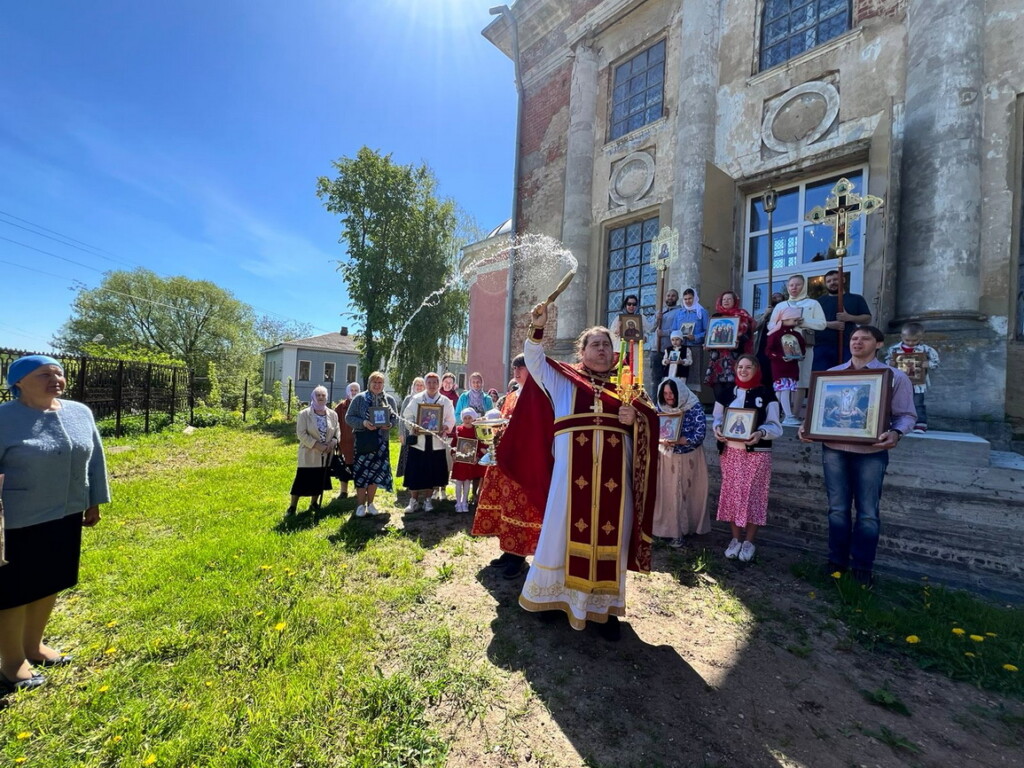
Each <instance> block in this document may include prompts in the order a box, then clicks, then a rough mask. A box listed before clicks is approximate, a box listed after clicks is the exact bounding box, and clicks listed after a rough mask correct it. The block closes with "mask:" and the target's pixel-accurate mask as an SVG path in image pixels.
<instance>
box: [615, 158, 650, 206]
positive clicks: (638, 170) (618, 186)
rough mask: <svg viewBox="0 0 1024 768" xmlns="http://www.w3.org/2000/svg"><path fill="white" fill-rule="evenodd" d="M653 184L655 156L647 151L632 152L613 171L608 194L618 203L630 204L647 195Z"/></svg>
mask: <svg viewBox="0 0 1024 768" xmlns="http://www.w3.org/2000/svg"><path fill="white" fill-rule="evenodd" d="M653 184H654V158H653V157H651V156H650V155H649V154H647V153H646V152H632V153H630V154H628V155H626V156H625V157H624V158H623V159H622V162H620V163H619V164H618V165H617V166H616V167H615V170H614V171H612V178H611V184H609V185H608V194H609V196H610V197H611V199H612V200H613V201H614V202H615V204H616V205H629V204H631V203H634V202H636V201H637V200H639V199H640V198H642V197H643V196H644V195H646V194H647V193H648V192H649V191H650V189H651V186H652V185H653Z"/></svg>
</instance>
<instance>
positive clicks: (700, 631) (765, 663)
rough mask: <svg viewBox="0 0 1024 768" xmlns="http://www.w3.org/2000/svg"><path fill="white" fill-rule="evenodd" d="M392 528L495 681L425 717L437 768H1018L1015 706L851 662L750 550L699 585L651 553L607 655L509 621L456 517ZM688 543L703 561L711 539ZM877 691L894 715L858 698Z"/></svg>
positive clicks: (459, 637)
mask: <svg viewBox="0 0 1024 768" xmlns="http://www.w3.org/2000/svg"><path fill="white" fill-rule="evenodd" d="M393 523H394V524H396V525H399V526H402V525H404V526H405V528H406V530H407V532H408V533H410V534H411V535H413V536H416V537H418V538H420V540H421V541H422V542H423V544H424V545H425V546H426V547H428V550H429V552H428V555H427V558H426V561H425V563H424V567H425V568H427V572H428V573H433V572H435V569H436V568H438V567H439V566H441V565H442V564H444V563H449V564H452V565H454V573H453V576H452V578H451V579H450V580H449V581H446V582H445V583H443V584H441V586H440V587H439V589H438V592H437V605H435V606H431V608H432V609H434V610H436V611H437V615H439V616H443V617H444V618H443V620H444V621H445V622H447V624H448V626H449V628H450V630H451V633H452V636H453V638H455V641H456V642H458V643H460V644H461V645H462V647H463V648H464V650H465V653H466V654H467V657H468V659H469V661H468V663H475V664H483V665H486V666H488V668H489V669H491V670H494V676H495V679H496V683H495V685H496V686H497V689H498V690H497V695H494V692H493V691H492V693H491V694H490V696H489V706H488V707H487V708H486V711H484V712H482V713H481V714H480V715H479V716H478V717H477V718H476V719H474V720H473V722H471V723H467V722H466V718H464V717H461V716H455V715H454V713H451V712H447V713H442V712H438V713H437V720H438V723H439V726H440V727H442V728H443V729H445V730H446V731H447V732H448V735H449V737H450V738H451V740H452V752H451V758H450V760H449V765H450V766H453V767H454V768H463V767H465V768H470V767H472V768H490V767H494V768H497V767H498V766H502V767H505V766H531V767H532V766H544V767H546V768H570V767H571V768H577V767H578V766H600V767H601V768H628V767H632V766H636V767H638V768H639V767H641V766H642V767H643V768H658V767H659V766H666V767H667V766H673V767H675V766H682V767H685V766H694V767H695V768H697V767H701V768H712V767H713V766H723V767H725V766H728V767H729V768H733V767H736V768H744V767H746V766H776V767H777V766H785V767H787V768H788V767H791V766H793V767H795V766H807V768H832V767H833V766H835V767H836V768H848V767H851V766H886V767H888V766H936V767H938V766H942V767H943V768H945V767H946V766H961V765H963V766H1021V765H1024V747H1022V744H1024V705H1022V704H1021V702H1019V701H1017V700H1013V699H1006V698H1002V697H999V696H997V695H994V694H989V693H986V692H983V691H979V690H977V689H975V688H972V687H970V686H968V685H965V684H961V683H954V682H952V681H950V680H949V679H948V678H946V677H943V676H939V675H937V674H931V673H928V672H923V671H921V670H919V669H917V668H916V667H913V666H911V665H910V664H909V663H907V662H906V661H905V660H903V659H901V658H900V657H898V656H895V655H887V654H882V653H872V652H868V651H866V650H865V649H864V648H863V647H861V646H860V645H858V644H857V643H856V642H854V641H853V640H852V639H851V638H850V637H849V636H848V631H847V629H846V628H845V627H844V626H842V625H839V624H838V623H836V622H835V621H834V620H830V618H829V616H828V608H827V604H826V603H825V602H823V601H822V600H820V599H818V598H817V597H816V596H814V595H813V594H812V593H811V591H810V587H809V586H808V585H807V584H806V583H805V582H803V581H801V580H799V579H797V578H796V577H794V576H792V575H791V574H790V570H789V565H790V563H791V561H792V560H793V559H794V555H792V554H791V553H788V552H780V551H777V550H776V551H772V548H771V547H768V546H765V547H762V548H761V550H759V552H758V560H757V562H756V563H754V564H751V565H749V566H745V565H742V564H738V563H736V564H733V563H725V564H724V567H718V568H716V571H717V572H718V573H719V578H718V580H716V579H713V578H711V577H709V576H706V575H700V574H698V575H693V574H691V573H688V572H687V571H686V570H685V569H684V568H683V565H684V564H685V563H686V562H687V561H693V560H694V558H695V557H697V552H698V551H699V548H691V549H688V550H683V551H682V552H681V553H677V552H674V551H672V550H670V549H667V548H664V547H659V548H656V550H655V555H654V570H653V571H652V573H651V574H650V575H649V576H637V575H635V574H630V576H629V579H628V583H627V612H628V613H627V617H626V620H625V622H624V623H623V632H622V639H621V640H620V641H619V642H617V643H609V642H607V641H605V640H603V639H602V638H601V637H600V636H598V634H597V633H596V631H595V630H594V629H593V628H588V629H587V630H586V631H584V632H576V631H574V630H572V629H570V628H569V626H568V623H567V622H566V621H565V620H564V619H563V620H559V621H557V622H555V623H543V622H542V621H541V620H540V619H539V618H538V616H537V615H533V614H529V613H527V612H525V611H523V610H522V609H520V608H519V607H518V605H517V603H516V598H517V596H518V590H519V587H520V586H521V583H522V579H521V578H520V579H518V580H516V581H512V582H509V581H505V580H503V579H501V578H500V576H499V574H498V573H496V572H494V569H490V568H486V567H485V566H486V565H487V563H488V561H489V560H490V559H491V558H492V557H494V556H495V555H497V554H498V550H497V547H496V542H495V540H493V539H467V538H466V537H464V536H460V535H458V534H459V532H460V531H464V530H467V529H468V527H469V517H468V516H465V515H455V514H451V513H447V512H442V513H434V514H431V515H427V514H419V515H417V516H414V517H412V518H410V519H409V520H406V521H404V522H403V521H402V520H401V516H400V515H397V514H396V515H394V516H393ZM452 537H454V538H452ZM702 538H703V541H702V542H701V544H702V545H703V546H707V547H708V548H709V549H710V552H711V553H712V554H711V556H712V557H716V558H720V557H721V555H720V552H721V549H722V548H724V544H725V542H724V541H719V536H718V535H717V534H711V535H709V536H705V537H702ZM882 588H884V585H883V586H882ZM883 686H887V687H888V688H889V689H890V690H891V691H893V692H894V693H895V694H896V695H897V696H898V697H899V699H900V700H901V701H902V702H903V703H904V704H906V706H907V708H908V709H909V711H910V715H909V716H904V715H901V714H898V713H895V712H892V711H890V710H888V709H884V708H882V707H879V706H877V705H875V704H872V703H869V702H868V701H867V700H866V699H865V697H864V695H863V694H862V691H873V690H876V689H879V688H881V687H883Z"/></svg>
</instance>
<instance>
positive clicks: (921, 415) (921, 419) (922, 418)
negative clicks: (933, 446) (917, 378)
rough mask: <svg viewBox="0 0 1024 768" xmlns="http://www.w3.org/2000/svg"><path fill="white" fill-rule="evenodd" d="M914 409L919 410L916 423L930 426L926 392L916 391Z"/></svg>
mask: <svg viewBox="0 0 1024 768" xmlns="http://www.w3.org/2000/svg"><path fill="white" fill-rule="evenodd" d="M914 410H915V411H917V421H916V422H915V424H922V425H924V426H928V409H927V408H925V407H924V392H915V393H914Z"/></svg>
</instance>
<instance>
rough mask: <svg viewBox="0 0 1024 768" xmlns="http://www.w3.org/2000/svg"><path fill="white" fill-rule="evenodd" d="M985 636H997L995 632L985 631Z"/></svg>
mask: <svg viewBox="0 0 1024 768" xmlns="http://www.w3.org/2000/svg"><path fill="white" fill-rule="evenodd" d="M985 637H999V635H997V634H996V633H995V632H986V633H985Z"/></svg>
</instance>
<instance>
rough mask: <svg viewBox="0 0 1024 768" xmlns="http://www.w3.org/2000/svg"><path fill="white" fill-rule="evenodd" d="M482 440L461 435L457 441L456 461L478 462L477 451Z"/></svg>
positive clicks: (465, 462)
mask: <svg viewBox="0 0 1024 768" xmlns="http://www.w3.org/2000/svg"><path fill="white" fill-rule="evenodd" d="M479 446H480V441H479V440H477V439H476V438H475V437H460V438H459V439H458V440H457V441H456V443H455V461H456V462H457V463H459V464H476V452H477V449H478V448H479Z"/></svg>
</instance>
